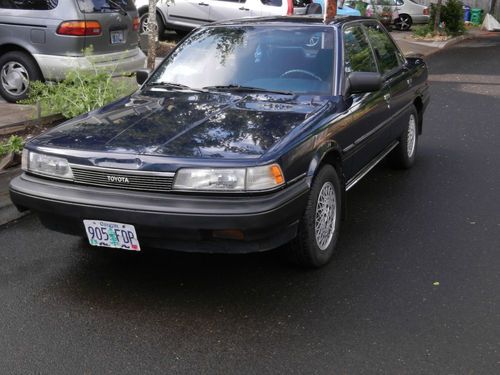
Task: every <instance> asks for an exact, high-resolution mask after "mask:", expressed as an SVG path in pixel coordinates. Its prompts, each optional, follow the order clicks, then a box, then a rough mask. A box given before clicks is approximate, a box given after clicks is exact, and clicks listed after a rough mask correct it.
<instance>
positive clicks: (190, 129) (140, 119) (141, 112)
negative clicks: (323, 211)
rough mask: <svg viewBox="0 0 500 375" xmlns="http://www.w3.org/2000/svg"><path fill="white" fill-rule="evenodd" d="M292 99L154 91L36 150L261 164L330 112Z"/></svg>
mask: <svg viewBox="0 0 500 375" xmlns="http://www.w3.org/2000/svg"><path fill="white" fill-rule="evenodd" d="M326 103H327V100H326V99H321V98H312V97H311V96H309V97H307V98H305V97H296V96H290V95H269V94H265V95H264V94H252V95H243V96H241V95H232V94H229V93H218V92H212V93H210V92H201V93H197V92H183V91H162V92H161V91H160V90H158V91H151V90H150V91H149V92H148V94H147V95H144V94H135V95H132V96H130V97H127V98H125V99H123V100H121V101H118V102H116V103H113V104H111V105H108V106H106V107H103V108H101V109H100V110H97V111H94V112H91V113H89V114H87V115H85V116H82V117H79V118H77V119H74V120H70V121H68V122H66V123H64V124H62V125H60V126H58V127H56V128H54V129H52V130H50V131H48V132H46V133H44V134H42V135H41V136H39V137H37V138H36V139H34V140H33V141H32V142H31V144H32V145H33V146H35V147H36V146H40V147H55V148H63V149H72V150H85V151H96V152H119V153H130V154H136V155H138V154H139V155H162V156H173V157H197V158H236V159H239V158H258V157H260V156H261V155H263V154H264V153H265V152H266V150H268V149H269V148H270V147H272V146H273V145H275V144H276V143H277V142H279V141H280V140H281V139H282V138H283V137H284V136H285V135H286V134H288V133H289V132H291V131H292V130H293V129H295V128H297V127H298V126H300V125H301V124H303V123H304V122H305V121H306V119H308V118H310V117H311V116H312V115H313V114H319V113H321V112H322V109H323V110H324V108H325V107H326V106H325V104H326Z"/></svg>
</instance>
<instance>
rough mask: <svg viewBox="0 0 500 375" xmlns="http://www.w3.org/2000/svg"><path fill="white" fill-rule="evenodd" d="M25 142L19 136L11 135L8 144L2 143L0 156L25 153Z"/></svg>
mask: <svg viewBox="0 0 500 375" xmlns="http://www.w3.org/2000/svg"><path fill="white" fill-rule="evenodd" d="M23 147H24V140H23V138H22V137H20V136H18V135H11V136H10V137H9V139H8V140H7V142H5V143H3V144H1V143H0V156H4V155H7V154H10V153H11V152H13V153H15V154H20V153H21V152H22V151H23Z"/></svg>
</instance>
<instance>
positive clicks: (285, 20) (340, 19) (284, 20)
mask: <svg viewBox="0 0 500 375" xmlns="http://www.w3.org/2000/svg"><path fill="white" fill-rule="evenodd" d="M361 20H366V21H375V22H376V20H375V19H374V18H369V17H361V16H336V17H335V18H334V19H333V20H332V21H331V22H330V23H328V24H325V23H324V22H323V16H322V15H306V16H274V17H252V18H239V19H234V20H228V21H221V22H214V23H210V24H208V25H206V26H240V25H253V26H258V25H259V26H264V25H275V26H292V25H294V26H303V25H317V26H341V25H342V24H344V23H347V22H352V21H361Z"/></svg>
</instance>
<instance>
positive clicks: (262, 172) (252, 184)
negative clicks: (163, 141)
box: [174, 164, 285, 191]
mask: <svg viewBox="0 0 500 375" xmlns="http://www.w3.org/2000/svg"><path fill="white" fill-rule="evenodd" d="M284 183H285V178H284V177H283V173H282V172H281V168H280V167H279V165H278V164H272V165H266V166H263V167H253V168H214V169H191V168H185V169H180V170H179V171H178V172H177V174H176V177H175V183H174V189H176V190H202V191H203V190H204V191H259V190H269V189H272V188H275V187H278V186H280V185H283V184H284Z"/></svg>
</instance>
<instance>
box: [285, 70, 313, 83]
mask: <svg viewBox="0 0 500 375" xmlns="http://www.w3.org/2000/svg"><path fill="white" fill-rule="evenodd" d="M296 73H298V74H305V75H307V76H309V77H312V78H314V79H317V80H318V81H323V80H322V79H321V77H318V76H317V75H316V74H314V73H311V72H309V71H308V70H304V69H292V70H289V71H287V72H285V73H283V74H282V75H281V76H280V77H286V76H288V75H290V74H296Z"/></svg>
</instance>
